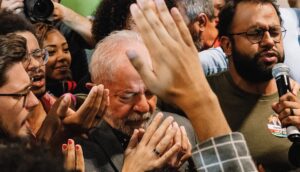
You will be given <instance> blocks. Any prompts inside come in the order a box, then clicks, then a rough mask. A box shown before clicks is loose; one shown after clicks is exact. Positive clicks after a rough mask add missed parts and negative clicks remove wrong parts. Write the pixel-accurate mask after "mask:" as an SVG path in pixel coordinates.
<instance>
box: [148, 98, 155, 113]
mask: <svg viewBox="0 0 300 172" xmlns="http://www.w3.org/2000/svg"><path fill="white" fill-rule="evenodd" d="M148 103H149V106H150V111H151V112H154V111H155V109H156V103H157V97H156V96H153V97H152V98H151V99H149V100H148Z"/></svg>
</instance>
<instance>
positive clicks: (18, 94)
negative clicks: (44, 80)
mask: <svg viewBox="0 0 300 172" xmlns="http://www.w3.org/2000/svg"><path fill="white" fill-rule="evenodd" d="M30 91H31V87H28V88H27V91H26V92H25V93H11V94H10V93H8V94H1V93H0V96H8V97H24V99H23V108H24V107H25V105H26V103H27V96H28V95H29V93H30Z"/></svg>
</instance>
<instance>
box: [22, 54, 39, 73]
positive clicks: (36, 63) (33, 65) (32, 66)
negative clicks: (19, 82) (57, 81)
mask: <svg viewBox="0 0 300 172" xmlns="http://www.w3.org/2000/svg"><path fill="white" fill-rule="evenodd" d="M30 58H31V59H30V60H31V61H30V64H29V66H28V67H27V69H26V71H35V70H37V69H38V68H39V67H40V66H41V63H40V62H39V61H38V60H36V59H35V58H33V57H30Z"/></svg>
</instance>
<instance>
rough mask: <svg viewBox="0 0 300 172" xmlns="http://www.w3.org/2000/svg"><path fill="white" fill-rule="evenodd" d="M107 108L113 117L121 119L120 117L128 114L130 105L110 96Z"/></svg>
mask: <svg viewBox="0 0 300 172" xmlns="http://www.w3.org/2000/svg"><path fill="white" fill-rule="evenodd" d="M108 109H109V111H110V113H111V114H112V115H113V116H114V117H116V118H119V119H122V118H125V117H126V116H128V114H129V113H130V111H131V109H132V105H131V104H126V103H122V102H120V101H118V100H116V99H111V98H110V105H109V107H108Z"/></svg>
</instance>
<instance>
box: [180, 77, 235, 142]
mask: <svg viewBox="0 0 300 172" xmlns="http://www.w3.org/2000/svg"><path fill="white" fill-rule="evenodd" d="M195 82H196V83H195V84H194V86H193V88H189V89H186V90H185V92H184V94H183V96H182V97H181V98H179V99H178V101H177V102H176V104H177V105H178V106H180V108H181V109H182V110H183V111H184V112H185V113H186V114H187V116H188V118H189V119H190V121H191V123H192V125H193V128H194V130H195V132H196V134H197V136H198V138H199V139H200V140H206V139H209V138H210V137H218V136H221V135H225V134H228V133H230V132H231V129H230V127H229V125H228V123H227V121H226V119H225V116H224V114H223V112H222V109H221V107H220V104H219V101H218V98H217V96H216V95H215V94H214V92H213V91H212V90H211V88H210V87H209V85H208V83H207V80H206V78H205V77H204V78H199V82H197V81H195Z"/></svg>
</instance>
